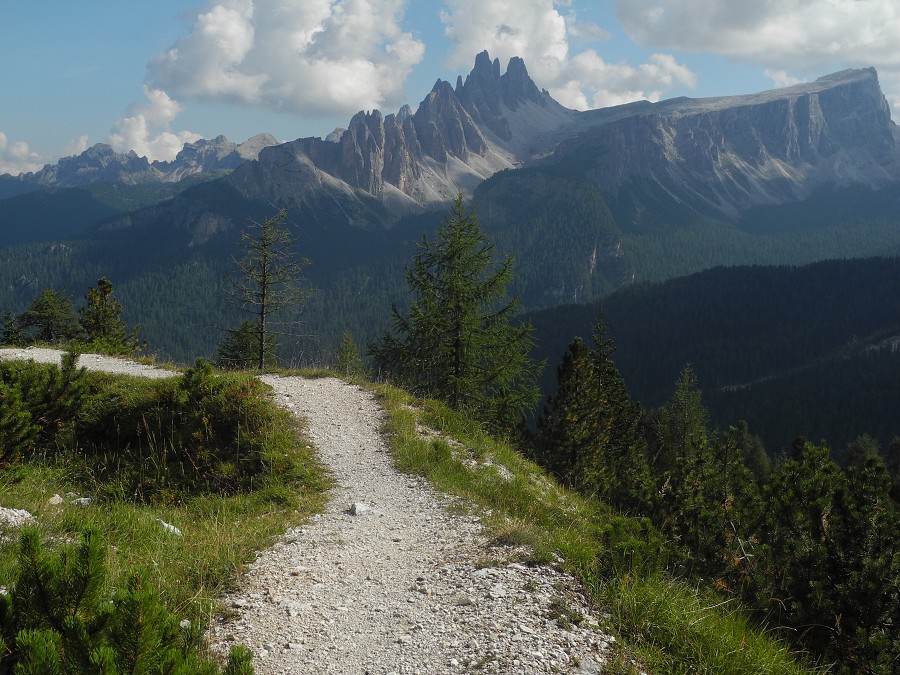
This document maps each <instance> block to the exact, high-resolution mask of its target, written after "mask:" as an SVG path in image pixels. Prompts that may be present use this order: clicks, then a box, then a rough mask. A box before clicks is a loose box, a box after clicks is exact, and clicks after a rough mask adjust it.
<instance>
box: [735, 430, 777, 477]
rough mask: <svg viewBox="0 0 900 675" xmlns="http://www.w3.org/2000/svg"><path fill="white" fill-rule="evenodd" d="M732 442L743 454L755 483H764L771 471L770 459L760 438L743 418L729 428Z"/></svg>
mask: <svg viewBox="0 0 900 675" xmlns="http://www.w3.org/2000/svg"><path fill="white" fill-rule="evenodd" d="M730 433H731V434H732V435H733V438H734V442H735V444H736V445H737V447H738V448H740V449H741V452H742V453H743V455H744V464H746V465H747V468H748V469H749V470H750V473H751V474H753V478H754V480H755V481H756V484H757V485H760V486H762V485H765V484H766V483H767V482H768V481H769V475H770V474H771V473H772V460H771V459H769V455H768V453H766V449H765V447H763V443H762V440H761V439H760V437H759V436H757V435H756V434H752V433H750V427H749V426H748V425H747V423H746V422H745V421H744V420H741V421H740V422H738V423H737V424H736V425H735V426H734V427H732V428H731V431H730Z"/></svg>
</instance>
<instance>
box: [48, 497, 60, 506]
mask: <svg viewBox="0 0 900 675" xmlns="http://www.w3.org/2000/svg"><path fill="white" fill-rule="evenodd" d="M47 503H48V504H50V505H51V506H57V505H59V504H62V503H63V498H62V497H61V496H60V495H53V496H52V497H50V499H48V500H47Z"/></svg>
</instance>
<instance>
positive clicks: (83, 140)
mask: <svg viewBox="0 0 900 675" xmlns="http://www.w3.org/2000/svg"><path fill="white" fill-rule="evenodd" d="M87 149H88V136H87V134H82V135H81V136H79V137H78V138H76V139H75V140H74V141H70V142H69V143H66V144H65V145H64V146H63V147H62V150H61V151H60V157H72V156H73V155H80V154H81V153H82V152H84V151H85V150H87Z"/></svg>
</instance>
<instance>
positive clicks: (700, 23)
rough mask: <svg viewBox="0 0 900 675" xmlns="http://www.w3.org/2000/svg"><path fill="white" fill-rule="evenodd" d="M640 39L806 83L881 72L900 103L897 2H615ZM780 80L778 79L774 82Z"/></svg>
mask: <svg viewBox="0 0 900 675" xmlns="http://www.w3.org/2000/svg"><path fill="white" fill-rule="evenodd" d="M616 12H617V14H618V17H619V19H620V21H621V22H622V24H623V26H624V27H625V29H626V30H627V31H628V33H629V34H630V35H631V37H632V38H634V39H635V40H637V41H639V42H641V43H643V44H645V45H648V46H651V47H653V48H658V49H679V50H687V51H695V52H704V51H705V52H714V53H718V54H723V55H726V56H728V57H731V58H733V59H735V60H739V61H742V62H746V63H754V64H758V65H760V66H761V67H763V68H768V69H770V70H771V72H772V73H773V74H776V76H777V74H778V73H779V72H783V69H784V68H785V67H787V68H789V69H790V70H791V71H793V72H795V73H802V74H803V76H804V78H808V77H810V76H813V75H821V74H825V73H826V72H828V71H830V70H834V69H839V68H846V67H859V66H875V67H876V68H877V69H878V71H879V75H880V76H881V81H882V85H883V86H884V89H885V91H886V94H887V96H888V99H889V100H891V101H892V102H893V105H894V109H895V110H897V109H898V107H897V106H898V104H900V86H898V85H900V40H898V39H897V36H898V35H900V4H898V3H897V2H896V0H790V1H787V2H785V1H783V0H781V1H776V0H757V1H754V2H723V1H722V0H617V2H616ZM776 81H777V80H776Z"/></svg>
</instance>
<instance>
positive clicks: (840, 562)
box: [830, 439, 900, 673]
mask: <svg viewBox="0 0 900 675" xmlns="http://www.w3.org/2000/svg"><path fill="white" fill-rule="evenodd" d="M863 440H864V442H865V440H866V439H863ZM876 445H877V444H876ZM871 447H872V446H871V445H869V448H870V449H871ZM890 492H891V477H890V475H889V473H888V470H887V467H886V466H885V463H884V460H883V459H882V457H881V455H880V454H878V453H871V452H866V453H864V454H863V455H862V456H861V457H859V461H857V462H854V463H852V464H851V465H850V466H849V467H848V468H847V469H846V488H845V490H844V491H843V492H842V493H840V494H839V500H838V512H837V513H836V514H835V520H836V521H837V527H836V528H835V536H834V544H833V546H831V547H830V550H831V554H832V557H833V558H834V560H833V561H832V562H831V563H830V565H831V566H832V567H833V568H835V569H836V570H837V574H836V575H835V577H834V578H833V581H834V582H835V585H836V588H835V592H834V596H835V602H836V603H837V607H836V608H835V611H836V612H839V616H840V619H839V625H838V626H837V628H838V630H837V631H836V633H835V634H834V635H833V637H832V643H833V644H832V648H831V652H832V653H833V654H836V655H839V658H840V659H841V661H842V663H844V664H847V665H850V666H851V667H853V668H854V669H855V670H864V669H868V670H869V672H885V673H886V672H891V671H892V669H894V668H896V665H897V664H898V663H900V622H898V621H897V617H898V616H900V542H898V539H897V532H898V531H900V509H898V507H897V504H896V503H895V502H894V500H893V499H892V498H891V496H890ZM837 575H839V576H837Z"/></svg>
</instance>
